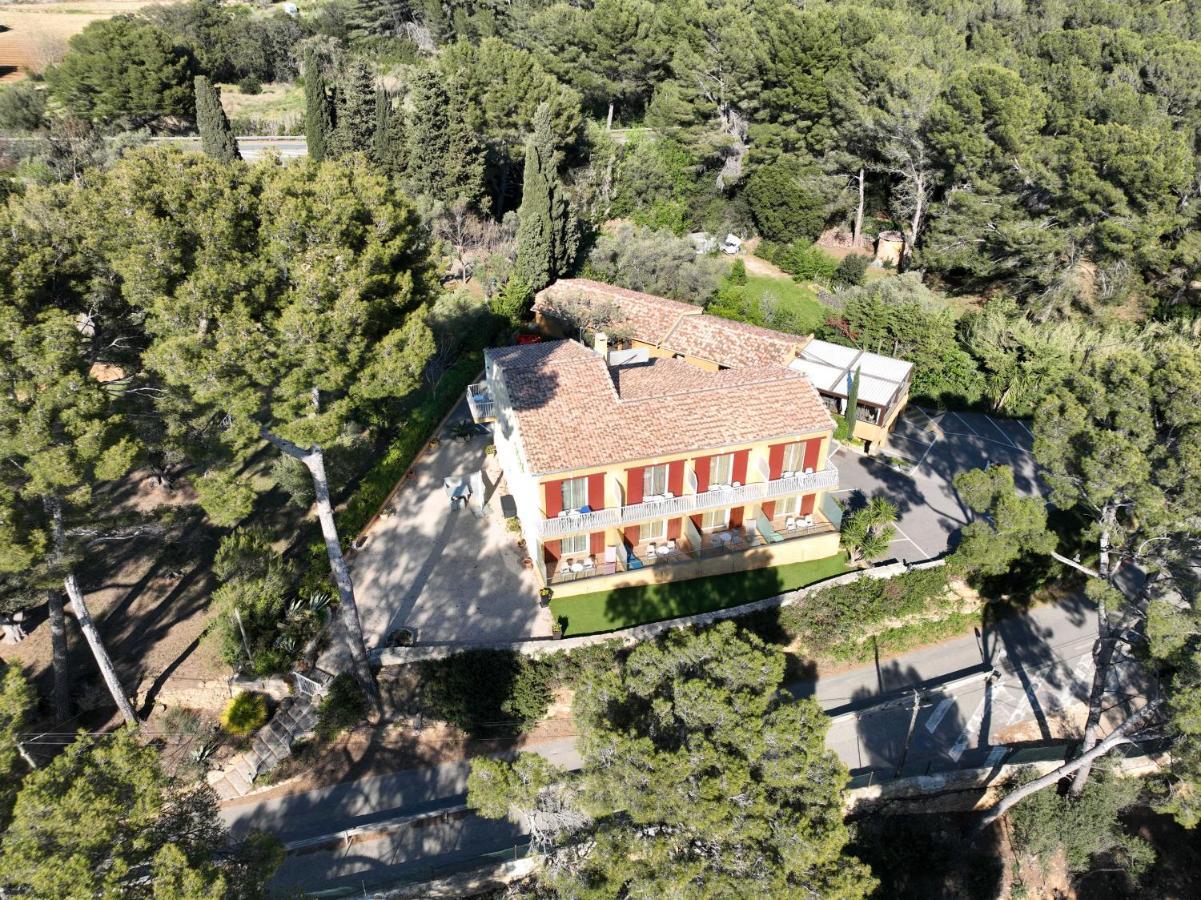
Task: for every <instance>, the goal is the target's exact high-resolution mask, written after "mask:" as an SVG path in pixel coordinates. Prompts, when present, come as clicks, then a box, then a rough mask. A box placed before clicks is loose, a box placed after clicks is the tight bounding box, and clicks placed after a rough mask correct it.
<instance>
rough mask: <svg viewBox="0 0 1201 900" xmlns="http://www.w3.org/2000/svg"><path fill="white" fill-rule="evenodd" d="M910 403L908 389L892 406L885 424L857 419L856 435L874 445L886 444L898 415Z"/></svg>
mask: <svg viewBox="0 0 1201 900" xmlns="http://www.w3.org/2000/svg"><path fill="white" fill-rule="evenodd" d="M908 404H909V392H908V391H906V392H905V393H904V394H903V395H902V396H901V399H900V400H899V401H898V402H897V404H896V405H895V406H894V407H893V408H892V412H891V413H889V415H888V417H887V418H886V419H885V420H884V424H883V425H873V424H871V423H870V422H861V421H859V420H858V419H856V420H855V431H854V435H855V437H857V438H859V440H861V441H870V442H871V443H872V444H873V445H876V444H879V445H881V446H882V445H884V444H886V443H888V435H889V434H890V433H891V432H892V426H893V425H895V424H896V421H897V416H899V415H900V414H901V411H902V410H904V409H905V407H906V406H907V405H908Z"/></svg>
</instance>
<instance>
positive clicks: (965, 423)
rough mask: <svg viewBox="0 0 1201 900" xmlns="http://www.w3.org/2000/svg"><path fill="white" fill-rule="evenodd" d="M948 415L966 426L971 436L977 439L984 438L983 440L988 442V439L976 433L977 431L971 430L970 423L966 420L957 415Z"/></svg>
mask: <svg viewBox="0 0 1201 900" xmlns="http://www.w3.org/2000/svg"><path fill="white" fill-rule="evenodd" d="M948 415H952V416H954V417H955V418H956V419H958V420H959V421H960V422H962V423H963V424H964V425H966V426H967V429H968V431H970V432H971V433H972V434H974V435H975V436H976V437H978V438H984V440H986V441H987V440H989V438H985V437H984V435H982V434H981V433H980V432H978V431H977V430H976V429H975V428H973V427H972V423H971V422H969V421H968V420H967V419H965V418H964V417H963V416H961V415H959V413H948Z"/></svg>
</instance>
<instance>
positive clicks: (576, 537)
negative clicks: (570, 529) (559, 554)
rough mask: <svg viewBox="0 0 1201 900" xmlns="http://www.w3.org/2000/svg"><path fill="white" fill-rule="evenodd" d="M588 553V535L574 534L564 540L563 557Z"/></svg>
mask: <svg viewBox="0 0 1201 900" xmlns="http://www.w3.org/2000/svg"><path fill="white" fill-rule="evenodd" d="M587 552H588V535H586V534H573V535H570V536H569V537H565V538H563V555H564V556H570V555H572V554H579V553H587Z"/></svg>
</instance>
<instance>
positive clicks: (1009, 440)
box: [984, 416, 1022, 450]
mask: <svg viewBox="0 0 1201 900" xmlns="http://www.w3.org/2000/svg"><path fill="white" fill-rule="evenodd" d="M984 421H986V422H987V423H988V424H989V425H991V426H992V427H993V428H995V429H996V431H997V434H999V435H1001V437H1003V438H1005V443H1007V444H1009V446H1010V447H1012V448H1013V449H1014V450H1021V449H1022V448H1021V447H1019V446H1018V445H1017V444H1015V443H1014V442H1013V439H1012V438H1010V437H1009V435H1007V434H1006V433H1005V431H1004V430H1003V429H1002V428H1001V426H1000V425H998V424H997V423H996V422H994V421H993V418H992V416H985V417H984Z"/></svg>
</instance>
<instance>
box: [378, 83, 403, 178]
mask: <svg viewBox="0 0 1201 900" xmlns="http://www.w3.org/2000/svg"><path fill="white" fill-rule="evenodd" d="M371 161H372V162H373V163H375V164H376V165H377V166H379V167H380V168H381V169H383V170H384V171H385V172H387V173H388V174H389V175H400V174H401V173H402V172H404V168H405V135H404V113H403V112H402V111H401V110H400V108H399V107H397V106H393V104H392V96H391V95H390V94H389V93H388V92H387V91H386V90H384V89H383V88H382V87H381V88H377V89H376V91H375V132H374V134H372V136H371Z"/></svg>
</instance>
